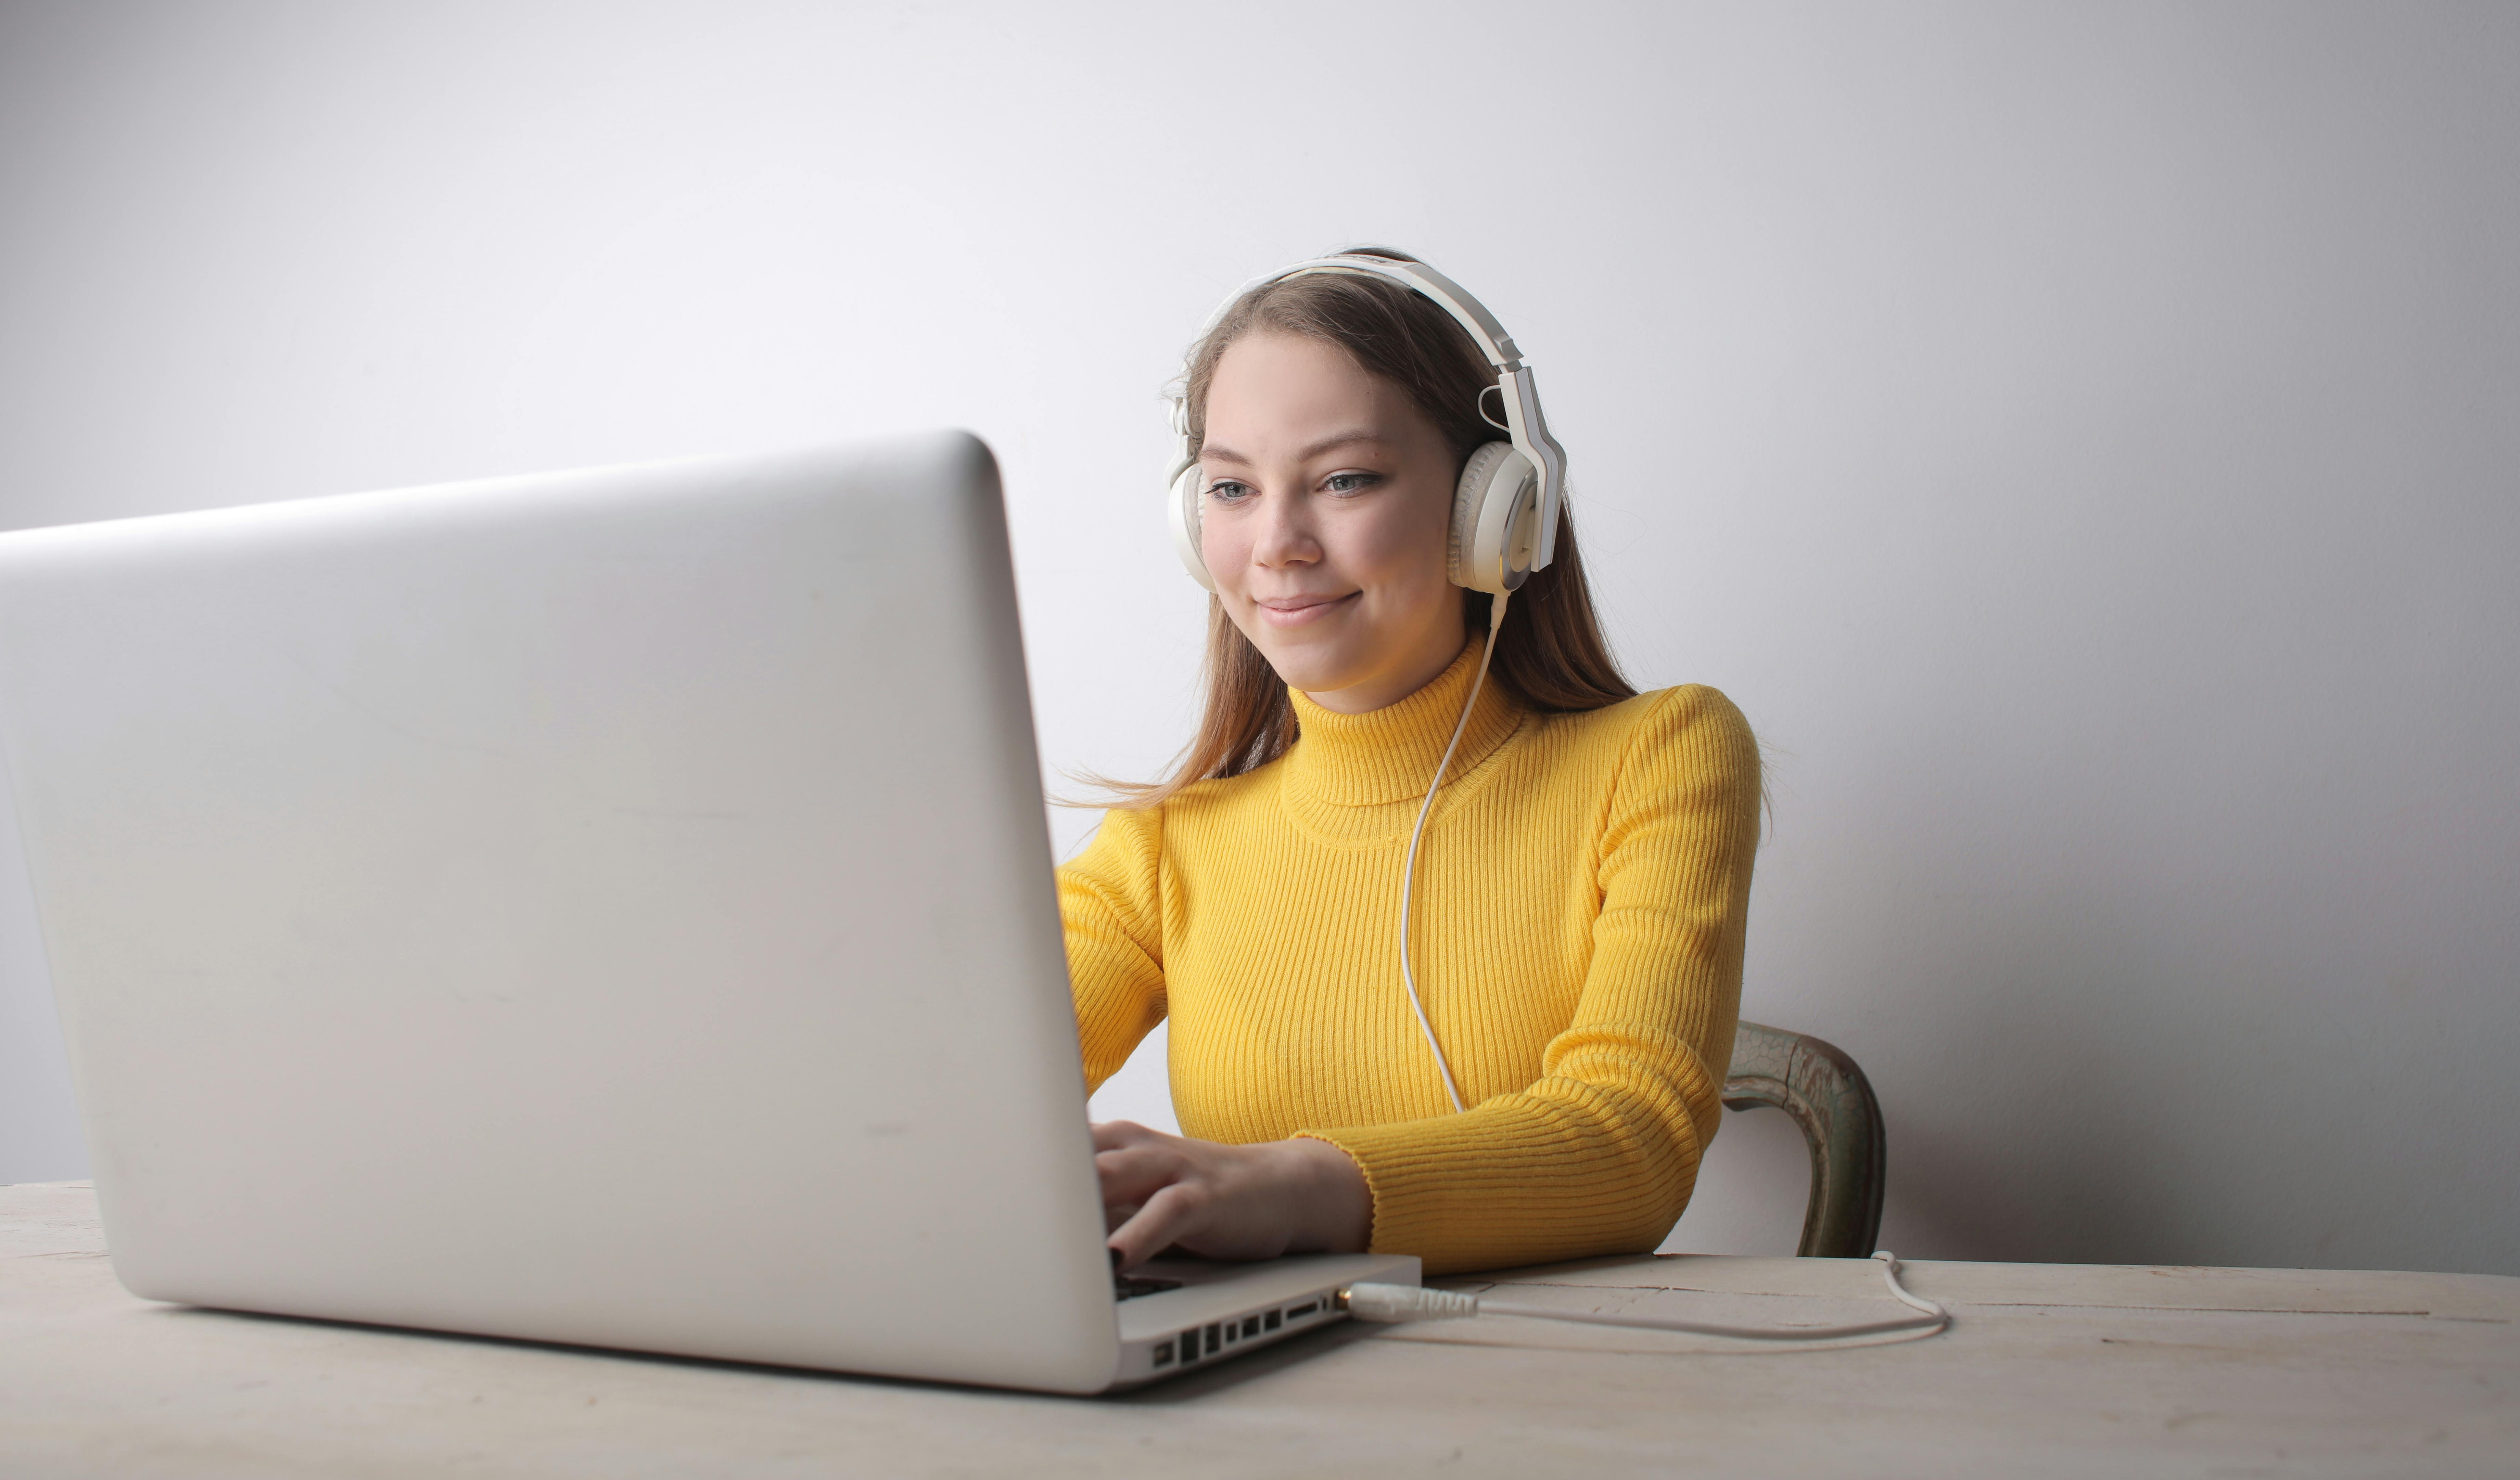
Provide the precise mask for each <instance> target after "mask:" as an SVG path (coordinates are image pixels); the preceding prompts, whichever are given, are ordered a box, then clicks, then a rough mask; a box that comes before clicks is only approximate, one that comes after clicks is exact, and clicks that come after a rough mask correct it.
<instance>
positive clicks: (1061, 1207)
mask: <svg viewBox="0 0 2520 1480" xmlns="http://www.w3.org/2000/svg"><path fill="white" fill-rule="evenodd" d="M0 753H5V756H6V759H7V762H8V766H9V770H10V776H11V781H12V784H13V785H14V788H15V793H16V798H17V806H18V815H19V818H20V820H21V825H22V831H23V835H24V839H25V843H26V850H27V854H28V863H29V868H30V873H31V875H32V878H33V881H34V886H35V893H36V902H37V907H38V913H39V915H40V918H41V919H42V921H43V926H44V942H45V948H46V952H47V955H48V959H49V962H50V965H51V968H52V972H53V975H54V980H55V985H56V990H57V994H58V996H59V998H60V1002H61V1007H62V1015H63V1021H64V1026H65V1030H66V1033H67V1039H68V1043H69V1049H70V1055H71V1061H72V1070H73V1074H74V1077H75V1081H76V1085H77V1090H78V1094H79V1098H80V1101H81V1106H82V1112H83V1117H84V1120H85V1123H86V1126H87V1130H88V1138H89V1144H90V1151H91V1154H92V1156H93V1159H94V1164H95V1169H96V1179H97V1185H98V1191H99V1195H100V1198H101V1200H102V1204H103V1209H104V1215H105V1223H106V1231H107V1235H108V1241H109V1244H110V1246H111V1248H112V1257H113V1261H114V1266H115V1270H116V1272H117V1274H118V1275H119V1276H120V1278H122V1280H123V1282H124V1283H125V1284H126V1285H127V1286H129V1287H130V1288H131V1289H132V1290H133V1291H134V1292H136V1293H138V1294H142V1295H146V1296H151V1297H155V1298H158V1299H164V1300H174V1301H184V1302H189V1303H194V1304H202V1305H211V1306H225V1307H233V1308H239V1309H246V1310H256V1311H271V1312H279V1313H285V1314H296V1315H307V1316H319V1317H332V1318H338V1319H347V1320H355V1321H366V1322H378V1323H390V1324H401V1325H416V1326H427V1327H439V1328H445V1329H455V1330H464V1331H474V1332H482V1333H489V1334H497V1335H509V1336H519V1337H529V1338H537V1339H545V1340H558V1341H567V1342H584V1343H591V1344H599V1345H606V1346H620V1347H631V1348H646V1349H652V1350H662V1351H672V1352H680V1353H689V1354H694V1355H702V1356H713V1357H724V1358H732V1359H740V1360H748V1361H762V1362H776V1363H793V1364H801V1365H809V1366H816V1367H828V1368H847V1369H856V1370H869V1371H880V1372H888V1373H895V1374H900V1375H909V1376H922V1377H941V1378H948V1379H954V1380H963V1381H978V1382H990V1383H1004V1384H1009V1385H1016V1386H1025V1387H1038V1388H1049V1389H1054V1390H1069V1391H1092V1390H1096V1389H1099V1388H1101V1387H1102V1386H1104V1385H1106V1384H1107V1383H1108V1382H1109V1381H1110V1380H1111V1379H1112V1376H1113V1370H1114V1363H1115V1360H1116V1355H1117V1347H1116V1339H1117V1338H1116V1335H1115V1319H1114V1311H1113V1306H1112V1303H1111V1296H1110V1286H1109V1278H1108V1271H1107V1267H1106V1265H1105V1263H1104V1253H1103V1248H1102V1232H1103V1230H1102V1209H1101V1205H1100V1197H1099V1193H1098V1190H1097V1188H1096V1185H1095V1180H1094V1173H1093V1164H1092V1156H1091V1149H1090V1144H1089V1142H1088V1136H1087V1130H1086V1125H1085V1110H1084V1104H1085V1097H1084V1086H1083V1082H1082V1075H1081V1072H1080V1069H1079V1065H1078V1058H1077V1052H1076V1030H1075V1022H1074V1017H1073V1010H1072V1008H1071V1005H1070V1000H1069V995H1068V986H1067V979H1066V968H1065V957H1064V950H1063V945H1062V940H1061V935H1060V928H1059V920H1058V916H1057V906H1056V901H1055V896H1054V893H1053V890H1052V887H1051V857H1050V843H1049V838H1048V833H1047V828H1046V825H1045V822H1044V818H1043V814H1042V804H1041V788H1040V777H1039V771H1038V765H1037V760H1036V757H1035V753H1034V748H1033V737H1032V728H1031V710H1030V705H1029V701H1028V696H1027V693H1026V687H1025V679H1024V668H1023V657H1022V650H1021V644H1020V637H1019V633H1018V628H1017V622H1016V615H1015V608H1014V595H1013V583H1012V571H1011V566H1010V563H1009V560H1008V552H1007V541H1006V531H1005V522H1004V515H1003V511H1002V507H1001V504H1000V498H999V489H998V480H997V473H996V469H995V465H994V463H993V462H992V460H991V458H990V456H989V454H988V451H987V449H986V448H985V447H984V446H982V445H981V444H980V443H979V442H978V441H977V440H976V439H974V438H972V437H969V436H967V435H965V434H961V433H941V434H935V435H929V436H923V437H918V438H911V439H903V440H896V441H890V442H885V443H879V444H871V445H867V446H863V447H855V448H846V449H838V450H826V451H817V452H810V453H803V454H795V455H789V456H782V457H775V458H765V459H747V460H740V461H723V462H699V463H686V464H672V465H661V466H655V467H649V468H637V469H626V470H617V471H595V472H582V473H567V474H557V475H552V476H545V477H529V478H518V479H506V480H499V481H493V482H482V483H473V484H462V485H450V486H446V487H440V488H427V489H417V490H409V491H403V492H395V493H385V494H370V495H357V496H351V497H346V498H336V499H317V500H307V501H302V502H296V503H287V504H273V505H262V506H256V507H252V508H246V509H233V510H220V511H210V512H205V513H201V514H188V515H176V516H161V517H155V518H145V519H132V520H121V521H115V522H111V523H105V524H92V525H80V526H72V527H67V528H60V529H46V530H30V531H22V532H19V533H15V534H10V535H6V536H0Z"/></svg>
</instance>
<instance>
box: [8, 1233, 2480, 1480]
mask: <svg viewBox="0 0 2520 1480" xmlns="http://www.w3.org/2000/svg"><path fill="white" fill-rule="evenodd" d="M1911 1274H1912V1278H1911V1280H1910V1283H1911V1285H1912V1286H1913V1288H1914V1289H1915V1290H1917V1291H1918V1292H1919V1293H1921V1294H1925V1295H1929V1296H1932V1297H1934V1298H1937V1299H1941V1300H1944V1301H1948V1302H1950V1303H1952V1305H1953V1306H1954V1307H1955V1308H1956V1310H1957V1311H1958V1318H1959V1319H1958V1324H1957V1325H1956V1326H1955V1327H1954V1328H1953V1330H1951V1331H1950V1332H1949V1333H1948V1334H1946V1335H1942V1336H1938V1337H1935V1338H1933V1339H1931V1340H1927V1341H1920V1342H1913V1343H1910V1344H1906V1345H1898V1346H1883V1347H1874V1348H1870V1349H1866V1350H1839V1351H1825V1352H1782V1351H1772V1350H1752V1351H1745V1350H1743V1349H1741V1348H1740V1347H1739V1346H1738V1345H1737V1344H1729V1343H1723V1342H1717V1341H1710V1340H1703V1339H1694V1338H1688V1337H1681V1336H1664V1335H1657V1334H1653V1333H1646V1332H1619V1331H1611V1330H1603V1329H1599V1328H1593V1327H1576V1326H1568V1327H1558V1326H1553V1325H1551V1324H1548V1323H1530V1322H1508V1321H1483V1322H1479V1323H1475V1324H1470V1323H1463V1324H1453V1325H1423V1326H1410V1327H1399V1328H1395V1327H1380V1328H1369V1327H1360V1326H1355V1325H1342V1326H1340V1327H1337V1328H1334V1329H1330V1330H1326V1331H1323V1332H1321V1333H1319V1334H1317V1335H1312V1336H1307V1337H1303V1338H1300V1339H1297V1340H1294V1341H1290V1342H1286V1343H1284V1344H1283V1345H1280V1346H1276V1347H1271V1348H1268V1349H1266V1350H1264V1351H1262V1352H1260V1353H1258V1354H1255V1355H1254V1356H1252V1357H1250V1358H1247V1359H1241V1360H1238V1361H1233V1362H1228V1363H1225V1364H1222V1365H1220V1366H1219V1367H1217V1368H1213V1369H1211V1370H1209V1371H1205V1372H1201V1373H1199V1374H1197V1375H1195V1376H1193V1377H1189V1378H1185V1379H1182V1380H1179V1381H1176V1382H1172V1383H1167V1384H1159V1385H1157V1386H1155V1387H1152V1388H1148V1389H1146V1390H1144V1391H1142V1392H1139V1393H1137V1394H1134V1395H1131V1396H1128V1397H1123V1398H1118V1399H1095V1400H1078V1399H1060V1398H1041V1397H1029V1396H1024V1395H1019V1394H1007V1393H994V1392H977V1391H968V1390H962V1389H955V1388H945V1387H930V1386H924V1385H921V1384H916V1383H906V1382H888V1381H880V1380H871V1379H865V1378H851V1377H834V1376H825V1375H820V1374H815V1373H804V1372H788V1371H780V1370H768V1369H761V1368H741V1367H732V1366H721V1365H712V1364H705V1363H692V1362H680V1361H673V1360H668V1359H660V1358H640V1357H626V1356H617V1355H610V1354H606V1353H598V1352H587V1351H578V1350H570V1349H562V1348H551V1347H538V1346H531V1345H525V1344H520V1343H513V1342H496V1341H479V1340H470V1339H465V1338H460V1337H448V1336H432V1335H420V1334H409V1333H403V1332H397V1331H386V1330H377V1329H371V1328H366V1327H357V1326H342V1325H329V1324H324V1323H315V1322H300V1321H282V1320H271V1319H264V1318H257V1317H248V1316H234V1315H221V1314H216V1313H211V1312H205V1311H193V1310H183V1309H177V1308H171V1307H165V1306H158V1305H152V1304H149V1303H147V1302H144V1301H140V1300H135V1299H133V1298H132V1297H130V1296H129V1295H126V1294H124V1293H123V1292H122V1289H121V1287H120V1286H119V1285H117V1284H115V1283H114V1281H113V1277H112V1272H111V1270H110V1269H109V1267H108V1266H107V1263H106V1259H105V1246H104V1240H103V1238H102V1236H101V1235H100V1233H99V1232H98V1228H97V1221H96V1207H95V1198H94V1194H93V1193H92V1192H91V1191H90V1190H89V1188H86V1187H85V1186H83V1185H74V1184H55V1185H49V1186H35V1187H17V1188H0V1475H5V1476H8V1477H10V1480H19V1477H44V1480H51V1477H57V1476H86V1475H98V1476H106V1475H111V1476H116V1477H143V1476H158V1475H165V1476H183V1477H187V1480H204V1477H217V1476H231V1475H233V1476H248V1475H250V1476H256V1477H263V1476H296V1475H304V1476H323V1477H327V1480H345V1477H356V1476H374V1475H429V1476H445V1475H464V1476H506V1475H516V1476H537V1477H544V1476H589V1477H593V1476H605V1477H620V1476H644V1475H675V1476H683V1475H690V1476H710V1477H720V1476H752V1475H783V1476H785V1475H797V1476H803V1475H816V1476H821V1475H938V1476H943V1475H956V1476H968V1475H997V1474H1007V1475H1014V1474H1020V1475H1025V1476H1066V1475H1075V1476H1097V1477H1101V1476H1113V1475H1120V1476H1135V1475H1148V1476H1162V1477H1165V1480H1193V1477H1196V1480H1216V1477H1225V1476H1240V1475H1295V1474H1342V1475H1392V1476H1397V1475H1407V1474H1419V1473H1424V1474H1430V1475H1445V1476H1466V1475H1498V1476H1514V1477H1545V1476H1557V1475H1584V1476H1610V1475H1628V1474H1656V1475H1682V1474H1691V1475H1758V1476H1761V1477H1785V1476H1795V1475H1828V1476H1839V1475H1865V1476H1896V1475H1918V1476H1923V1475H1931V1476H1936V1477H1946V1476H1965V1475H2003V1476H2019V1475H2027V1474H2037V1475H2042V1476H2048V1475H2083V1474H2088V1475H2107V1476H2122V1475H2131V1474H2142V1475H2257V1474H2353V1475H2398V1474H2408V1475H2413V1474H2421V1475H2497V1476H2513V1475H2520V1278H2499V1277H2492V1276H2474V1275H2469V1276H2459V1275H2400V1274H2338V1273H2329V1272H2320V1271H2292V1270H2214V1269H2151V1268H2136V1267H2113V1266H2066V1265H1997V1264H1932V1263H1924V1264H1916V1265H1913V1266H1912V1267H1911ZM1512 1279H1513V1282H1514V1283H1515V1284H1516V1285H1517V1286H1519V1288H1518V1289H1517V1290H1516V1294H1517V1296H1518V1297H1519V1298H1523V1299H1529V1300H1539V1301H1565V1302H1570V1303H1576V1304H1581V1305H1587V1306H1595V1307H1598V1308H1603V1309H1639V1310H1658V1311H1664V1312H1668V1313H1671V1314H1683V1313H1688V1314H1693V1315H1695V1316H1696V1317H1698V1318H1700V1319H1705V1320H1712V1321H1748V1322H1773V1321H1779V1320H1802V1321H1812V1322H1838V1321H1849V1320H1856V1319H1862V1318H1865V1317H1878V1316H1880V1315H1882V1314H1885V1311H1884V1306H1883V1303H1882V1300H1883V1297H1882V1296H1881V1290H1880V1281H1879V1278H1878V1277H1877V1276H1876V1274H1875V1273H1874V1271H1873V1269H1872V1267H1871V1266H1870V1265H1868V1264H1864V1263H1856V1262H1851V1261H1834V1260H1795V1259H1725V1258H1702V1257H1687V1256H1684V1257H1677V1258H1663V1259H1639V1260H1628V1261H1621V1262H1617V1263H1611V1264H1600V1265H1594V1266H1577V1267H1569V1268H1562V1269H1559V1270H1556V1271H1553V1272H1552V1271H1536V1272H1525V1273H1522V1274H1519V1275H1516V1276H1514V1277H1512Z"/></svg>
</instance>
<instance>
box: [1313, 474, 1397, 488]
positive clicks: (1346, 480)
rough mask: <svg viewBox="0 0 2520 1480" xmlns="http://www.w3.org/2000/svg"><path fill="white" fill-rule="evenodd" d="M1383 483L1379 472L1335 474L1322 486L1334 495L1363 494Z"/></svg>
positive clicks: (1324, 481)
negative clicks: (1375, 485)
mask: <svg viewBox="0 0 2520 1480" xmlns="http://www.w3.org/2000/svg"><path fill="white" fill-rule="evenodd" d="M1381 481H1382V474H1380V473H1378V472H1333V473H1331V474H1330V475H1329V476H1328V478H1327V479H1325V480H1323V483H1322V486H1323V487H1325V488H1327V489H1328V490H1329V491H1330V492H1332V493H1362V492H1364V491H1365V490H1366V489H1368V488H1371V487H1373V485H1374V484H1376V483H1379V482H1381Z"/></svg>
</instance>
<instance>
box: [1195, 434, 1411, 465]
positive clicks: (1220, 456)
mask: <svg viewBox="0 0 2520 1480" xmlns="http://www.w3.org/2000/svg"><path fill="white" fill-rule="evenodd" d="M1359 443H1364V444H1369V445H1372V446H1375V447H1379V446H1381V445H1382V438H1380V437H1378V436H1375V435H1374V434H1373V432H1371V431H1367V430H1364V429H1363V428H1358V429H1356V430H1353V431H1334V432H1331V433H1330V434H1329V435H1328V436H1326V437H1323V438H1321V439H1320V440H1319V441H1315V442H1312V443H1309V444H1307V445H1306V446H1305V447H1304V449H1303V450H1302V451H1300V452H1298V453H1296V454H1295V461H1296V462H1298V463H1309V462H1311V461H1312V460H1313V459H1315V458H1317V457H1320V456H1321V455H1322V454H1323V453H1325V452H1334V451H1336V450H1337V449H1339V448H1341V447H1352V446H1355V445H1358V444H1359ZM1198 457H1199V461H1200V462H1202V463H1205V462H1218V463H1238V464H1240V465H1242V466H1243V467H1245V468H1248V467H1250V466H1251V460H1250V459H1249V458H1246V457H1244V456H1243V455H1242V454H1240V453H1238V452H1237V451H1235V450H1234V449H1233V448H1231V447H1227V446H1224V445H1222V444H1219V443H1216V442H1201V443H1199V444H1198Z"/></svg>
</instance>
